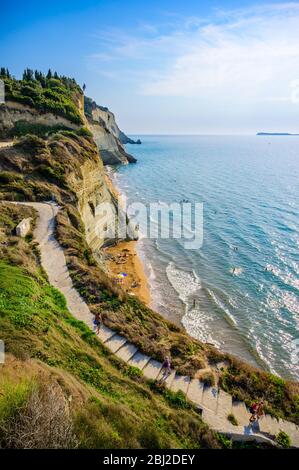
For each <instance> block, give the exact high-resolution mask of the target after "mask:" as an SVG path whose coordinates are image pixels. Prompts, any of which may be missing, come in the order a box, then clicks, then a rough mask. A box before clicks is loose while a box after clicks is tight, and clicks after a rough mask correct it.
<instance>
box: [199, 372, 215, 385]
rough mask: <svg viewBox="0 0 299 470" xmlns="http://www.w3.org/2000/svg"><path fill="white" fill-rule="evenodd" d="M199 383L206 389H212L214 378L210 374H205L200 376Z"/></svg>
mask: <svg viewBox="0 0 299 470" xmlns="http://www.w3.org/2000/svg"><path fill="white" fill-rule="evenodd" d="M200 380H201V382H203V383H204V385H205V386H207V387H213V386H214V385H215V377H214V375H213V374H212V373H211V372H206V373H204V374H202V375H201V376H200Z"/></svg>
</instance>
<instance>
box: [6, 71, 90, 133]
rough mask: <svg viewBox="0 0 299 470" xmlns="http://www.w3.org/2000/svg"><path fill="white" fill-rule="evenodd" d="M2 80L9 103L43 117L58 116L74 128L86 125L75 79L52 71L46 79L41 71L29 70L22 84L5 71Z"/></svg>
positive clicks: (25, 72)
mask: <svg viewBox="0 0 299 470" xmlns="http://www.w3.org/2000/svg"><path fill="white" fill-rule="evenodd" d="M0 78H1V79H2V80H3V81H4V84H5V97H6V100H11V101H15V102H18V103H22V104H25V105H27V106H30V107H32V108H35V109H37V110H39V111H40V112H42V113H44V112H51V113H55V114H57V115H59V116H62V117H64V118H66V119H68V120H69V121H71V122H73V123H75V124H83V120H82V116H81V114H80V112H79V110H78V100H79V99H80V98H81V96H82V91H81V89H80V87H79V85H78V84H77V83H76V81H75V80H74V79H72V78H68V77H65V76H59V75H58V74H57V72H54V73H52V71H51V70H49V71H48V73H47V75H44V74H43V73H42V72H39V71H38V70H35V71H33V70H31V69H26V70H24V73H23V77H22V80H17V79H16V78H14V77H13V76H12V75H11V74H10V73H9V71H8V70H7V69H5V68H4V67H1V69H0Z"/></svg>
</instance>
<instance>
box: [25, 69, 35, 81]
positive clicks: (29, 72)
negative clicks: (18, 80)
mask: <svg viewBox="0 0 299 470" xmlns="http://www.w3.org/2000/svg"><path fill="white" fill-rule="evenodd" d="M23 80H26V81H32V80H34V74H33V70H31V69H25V70H24V72H23Z"/></svg>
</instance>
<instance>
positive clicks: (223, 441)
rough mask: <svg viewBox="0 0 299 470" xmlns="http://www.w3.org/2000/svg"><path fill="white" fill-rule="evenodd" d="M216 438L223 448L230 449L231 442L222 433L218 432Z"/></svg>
mask: <svg viewBox="0 0 299 470" xmlns="http://www.w3.org/2000/svg"><path fill="white" fill-rule="evenodd" d="M217 439H218V441H219V442H220V444H221V445H222V447H224V448H225V449H232V447H233V442H232V440H231V439H229V438H228V437H227V436H225V435H224V434H220V433H218V434H217Z"/></svg>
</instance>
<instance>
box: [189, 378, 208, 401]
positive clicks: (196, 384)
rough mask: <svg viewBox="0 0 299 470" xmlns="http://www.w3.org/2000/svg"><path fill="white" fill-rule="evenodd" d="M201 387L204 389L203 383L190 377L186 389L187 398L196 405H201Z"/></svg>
mask: <svg viewBox="0 0 299 470" xmlns="http://www.w3.org/2000/svg"><path fill="white" fill-rule="evenodd" d="M203 389H204V385H203V383H202V382H201V381H200V380H198V379H192V380H191V382H190V384H189V387H188V391H187V397H188V399H189V400H190V401H192V402H193V403H195V404H196V405H199V406H201V405H202V395H203Z"/></svg>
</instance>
